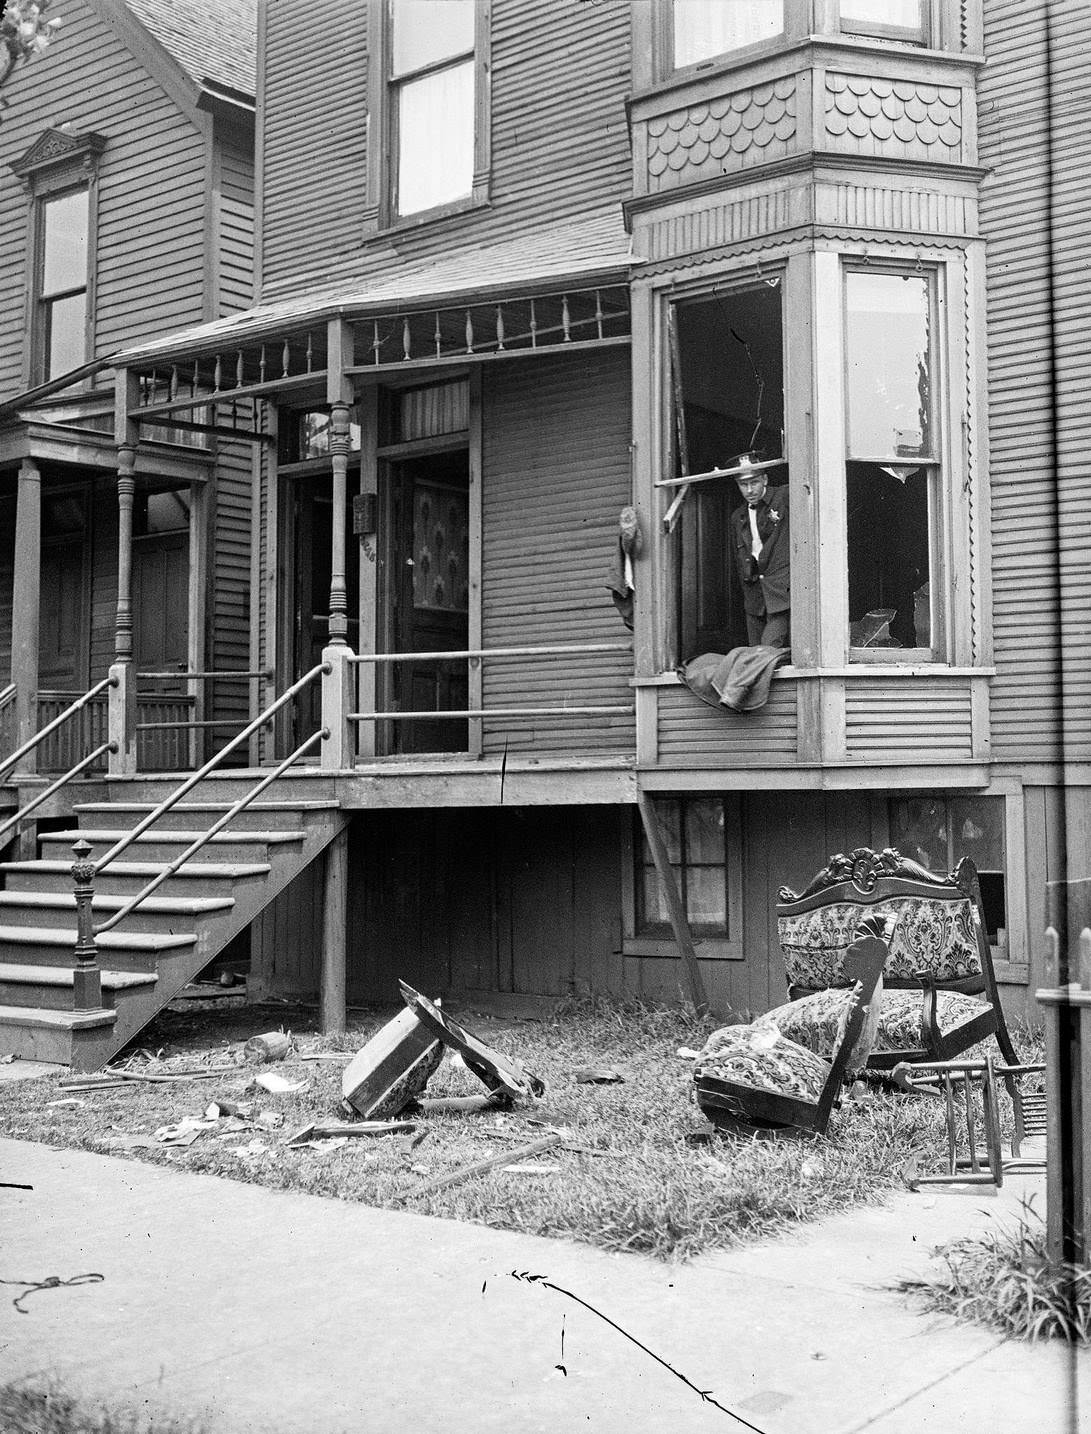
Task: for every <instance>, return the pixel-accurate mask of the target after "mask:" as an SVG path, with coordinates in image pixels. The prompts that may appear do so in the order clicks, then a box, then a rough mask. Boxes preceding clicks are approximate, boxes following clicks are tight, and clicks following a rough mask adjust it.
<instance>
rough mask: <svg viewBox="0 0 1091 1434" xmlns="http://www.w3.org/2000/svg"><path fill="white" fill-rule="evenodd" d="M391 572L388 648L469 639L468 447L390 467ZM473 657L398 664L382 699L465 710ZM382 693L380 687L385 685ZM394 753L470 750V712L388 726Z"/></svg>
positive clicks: (458, 643) (422, 648) (418, 707)
mask: <svg viewBox="0 0 1091 1434" xmlns="http://www.w3.org/2000/svg"><path fill="white" fill-rule="evenodd" d="M386 494H387V502H386V505H385V507H386V512H387V515H388V516H387V526H386V546H387V551H388V553H389V560H388V562H387V563H386V565H385V568H386V571H387V572H388V573H389V574H390V585H389V592H388V613H387V623H386V628H387V641H388V646H387V651H389V652H419V653H442V652H450V651H458V650H464V649H465V648H466V647H467V646H468V645H469V516H470V513H469V459H468V455H467V452H466V450H465V449H464V448H460V449H457V450H455V451H454V452H448V453H431V454H427V455H424V456H420V457H414V458H405V459H400V460H398V461H396V462H392V463H390V464H389V466H388V468H387V470H386ZM467 670H468V665H467V662H466V659H465V658H454V659H450V660H447V659H443V658H438V657H437V658H435V659H432V660H428V661H422V662H403V663H394V664H392V666H391V670H390V671H389V673H388V675H387V676H386V681H385V686H386V693H385V696H384V697H383V699H382V700H383V705H384V706H386V705H387V704H389V709H390V710H395V711H401V712H448V711H458V710H464V709H465V707H466V705H467V700H468V680H467ZM380 692H382V684H381V685H380ZM386 725H387V726H388V727H389V728H390V729H391V730H390V732H389V733H388V734H387V737H386V742H385V744H384V745H385V747H386V750H387V751H390V752H395V753H410V752H465V751H466V749H467V743H468V737H467V723H466V721H465V719H463V720H461V721H460V720H458V719H455V718H446V719H439V720H432V719H429V718H424V719H421V718H414V719H407V720H405V721H395V722H391V723H388V724H386Z"/></svg>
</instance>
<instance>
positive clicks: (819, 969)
mask: <svg viewBox="0 0 1091 1434" xmlns="http://www.w3.org/2000/svg"><path fill="white" fill-rule="evenodd" d="M868 914H871V915H875V916H886V917H888V918H891V919H892V920H893V929H892V930H890V931H889V933H888V937H887V940H888V942H889V945H890V955H889V956H888V957H887V962H886V968H885V970H884V972H883V978H884V980H885V981H886V982H887V985H888V988H889V984H890V983H891V982H892V981H915V979H916V977H917V973H918V972H919V971H927V972H928V973H929V975H930V976H931V977H932V979H933V980H935V981H940V982H943V981H956V980H965V979H966V978H968V977H969V978H973V977H977V976H980V975H981V959H980V957H979V955H978V949H977V935H976V931H975V927H974V922H975V916H976V914H975V911H974V906H973V902H972V901H970V900H969V898H967V897H960V898H959V899H958V900H956V901H946V900H943V899H942V898H940V897H931V896H899V897H893V898H891V899H890V900H889V901H882V902H877V903H876V904H875V905H874V906H867V907H865V906H861V905H859V904H858V903H857V902H853V901H839V902H831V903H830V904H829V905H827V906H818V907H814V908H813V909H812V910H810V911H801V912H798V913H796V914H793V915H785V916H781V917H780V918H779V920H778V929H779V934H780V949H781V954H782V955H783V957H784V969H785V972H786V973H787V976H788V984H789V985H790V986H794V987H797V988H801V989H803V990H807V991H822V990H824V989H825V988H827V987H830V986H837V987H844V986H845V984H846V982H845V978H844V976H843V974H842V970H841V965H842V962H843V960H844V957H845V953H846V951H847V950H848V949H849V947H850V946H851V944H852V940H853V937H854V936H855V934H856V926H857V923H858V922H859V920H860V919H861V917H862V916H864V915H868Z"/></svg>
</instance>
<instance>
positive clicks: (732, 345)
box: [669, 276, 788, 660]
mask: <svg viewBox="0 0 1091 1434" xmlns="http://www.w3.org/2000/svg"><path fill="white" fill-rule="evenodd" d="M781 294H782V289H781V285H780V280H779V278H778V277H776V276H770V277H769V278H763V279H760V280H759V281H758V282H757V283H753V284H751V285H749V286H746V287H738V288H723V289H718V290H715V291H714V292H713V293H712V294H711V295H703V296H701V297H700V298H695V299H686V300H682V301H680V302H678V303H676V304H675V305H674V306H673V309H672V312H671V314H670V321H669V322H670V329H671V345H670V346H671V368H672V379H673V400H674V439H675V444H674V447H675V469H676V476H677V477H682V476H684V475H687V474H692V475H694V476H695V481H694V482H693V484H692V486H691V487H690V488H689V489H688V490H687V494H686V497H685V499H684V500H682V499H681V498H680V497H678V496H676V498H675V502H676V503H678V504H680V506H678V507H677V509H676V513H675V519H676V521H675V534H676V541H677V542H678V544H679V561H678V564H677V569H676V571H677V575H678V593H677V611H678V616H679V632H678V650H679V655H680V657H681V658H682V659H683V660H688V659H689V658H691V657H694V656H696V655H698V654H699V653H703V652H728V651H729V650H730V649H731V648H733V647H741V646H746V645H747V643H748V641H749V639H748V636H747V625H746V614H745V611H744V607H743V589H742V584H741V581H740V577H739V574H738V571H737V565H736V559H735V553H734V542H733V536H732V525H731V515H732V513H733V512H735V510H736V509H740V508H743V507H744V503H743V499H742V496H741V494H740V492H739V488H738V485H737V483H736V481H735V478H734V476H732V475H730V474H725V475H724V476H722V477H716V476H713V477H707V476H704V477H702V476H701V475H708V474H709V473H710V472H712V471H713V470H715V469H718V468H730V467H731V466H732V463H733V460H734V459H735V458H737V457H738V455H740V454H743V453H749V454H751V455H752V456H753V457H754V458H755V459H756V460H757V461H759V462H763V463H777V460H780V459H783V457H784V352H783V349H784V325H783V314H782V304H781ZM762 471H763V472H766V473H767V474H768V478H769V484H770V486H774V485H782V484H786V483H787V481H788V469H787V466H786V465H784V464H783V463H777V466H773V467H770V468H768V469H764V470H762ZM680 492H681V490H676V494H677V493H680Z"/></svg>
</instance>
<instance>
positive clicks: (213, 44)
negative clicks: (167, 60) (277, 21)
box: [125, 0, 258, 95]
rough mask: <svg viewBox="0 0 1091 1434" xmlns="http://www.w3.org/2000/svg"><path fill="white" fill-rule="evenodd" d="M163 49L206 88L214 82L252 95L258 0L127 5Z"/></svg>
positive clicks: (135, 0)
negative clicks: (209, 82) (204, 84)
mask: <svg viewBox="0 0 1091 1434" xmlns="http://www.w3.org/2000/svg"><path fill="white" fill-rule="evenodd" d="M125 3H126V4H127V6H128V8H129V9H130V10H131V11H132V12H133V14H134V15H135V16H136V18H137V19H138V20H139V21H140V22H141V23H142V24H143V25H144V27H145V29H147V30H148V31H149V32H150V33H151V34H152V35H154V37H155V38H156V39H157V40H158V41H159V43H160V44H161V45H162V46H163V47H164V49H166V50H167V51H168V52H169V53H170V54H171V55H172V56H173V57H174V59H175V60H177V62H178V63H179V64H180V65H181V67H182V69H183V70H185V72H186V74H187V75H189V77H190V78H191V79H192V80H193V81H195V83H196V84H198V85H199V84H201V83H202V81H204V80H212V81H214V82H215V83H216V84H219V85H226V86H227V87H228V88H230V89H233V90H241V91H242V92H243V93H244V94H247V95H253V93H254V89H255V84H256V73H257V45H258V4H257V0H215V4H212V3H211V0H125Z"/></svg>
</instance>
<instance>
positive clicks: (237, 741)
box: [94, 662, 332, 875]
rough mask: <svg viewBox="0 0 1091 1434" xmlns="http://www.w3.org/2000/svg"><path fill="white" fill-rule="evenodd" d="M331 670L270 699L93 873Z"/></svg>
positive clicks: (325, 667) (321, 668)
mask: <svg viewBox="0 0 1091 1434" xmlns="http://www.w3.org/2000/svg"><path fill="white" fill-rule="evenodd" d="M331 670H332V669H331V667H330V664H329V663H328V662H320V663H319V664H318V665H317V667H312V668H311V670H310V672H308V673H306V674H305V675H304V676H303V677H301V678H300V679H299V681H298V682H293V683H292V685H291V687H289V688H288V689H287V690H286V691H285V692H282V693H281V695H280V696H279V697H278V698H277V699H276V701H275V702H271V703H270V704H269V706H268V707H266V709H265V711H264V712H261V713H259V715H258V716H257V717H255V718H254V719H253V721H251V722H248V723H247V724H246V726H245V727H244V728H243V729H242V731H241V732H238V733H236V735H235V736H234V737H232V739H231V741H230V742H228V743H227V745H226V746H224V747H221V748H220V750H219V751H218V752H217V753H216V755H215V756H214V757H210V758H209V760H208V761H207V762H206V763H205V764H204V766H203V767H201V768H200V770H199V771H196V772H194V773H193V775H192V776H190V777H187V778H186V780H185V781H184V782H183V783H182V785H181V786H180V787H177V788H176V789H175V790H174V791H173V792H171V793H170V795H169V796H166V797H164V798H163V800H162V801H161V802H160V803H159V805H158V806H157V807H156V808H155V810H154V811H153V812H149V814H148V815H147V816H146V817H144V818H143V819H142V820H141V821H139V822H138V823H137V824H136V826H135V827H133V829H132V830H131V831H128V832H126V833H125V835H124V836H123V837H122V838H121V840H120V841H117V842H115V843H114V845H113V846H112V847H111V848H110V850H109V851H108V852H107V853H106V854H105V856H102V857H100V858H99V859H98V861H96V862H95V863H94V868H95V874H96V875H97V874H98V873H99V872H100V871H102V869H103V868H104V867H106V866H108V865H109V864H110V862H112V861H115V860H116V859H117V858H118V857H119V856H120V855H121V853H122V852H123V851H126V850H128V848H129V847H130V846H132V844H133V842H134V841H136V839H137V837H139V836H142V835H143V834H144V832H146V831H147V830H148V828H149V827H150V826H153V825H154V824H155V823H156V822H157V821H158V820H159V818H160V817H161V816H164V815H165V814H166V813H167V812H169V811H170V810H171V809H172V808H173V807H175V806H177V804H178V803H179V802H180V801H181V800H182V798H183V797H184V796H186V795H187V793H189V792H191V791H192V790H193V788H194V787H195V786H196V785H197V784H198V782H202V781H204V779H205V777H207V776H208V774H209V772H211V771H213V770H214V768H216V767H217V766H219V764H220V763H221V762H222V761H223V759H224V758H225V757H226V756H227V754H228V753H229V752H233V751H234V750H235V748H236V747H239V746H241V745H242V743H243V742H246V741H248V740H249V739H250V738H251V737H252V736H253V735H254V733H255V732H257V731H258V730H259V728H261V727H264V726H265V725H266V724H267V723H268V722H271V721H272V719H273V717H274V716H275V715H276V713H277V712H279V711H280V709H281V708H282V707H284V706H286V705H287V704H288V703H289V702H290V701H291V700H292V698H293V697H295V696H296V695H297V694H298V693H300V692H302V691H303V689H304V687H307V686H308V685H309V684H310V683H312V682H313V681H314V679H315V678H316V677H320V676H321V675H322V674H323V673H324V672H330V671H331Z"/></svg>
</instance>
